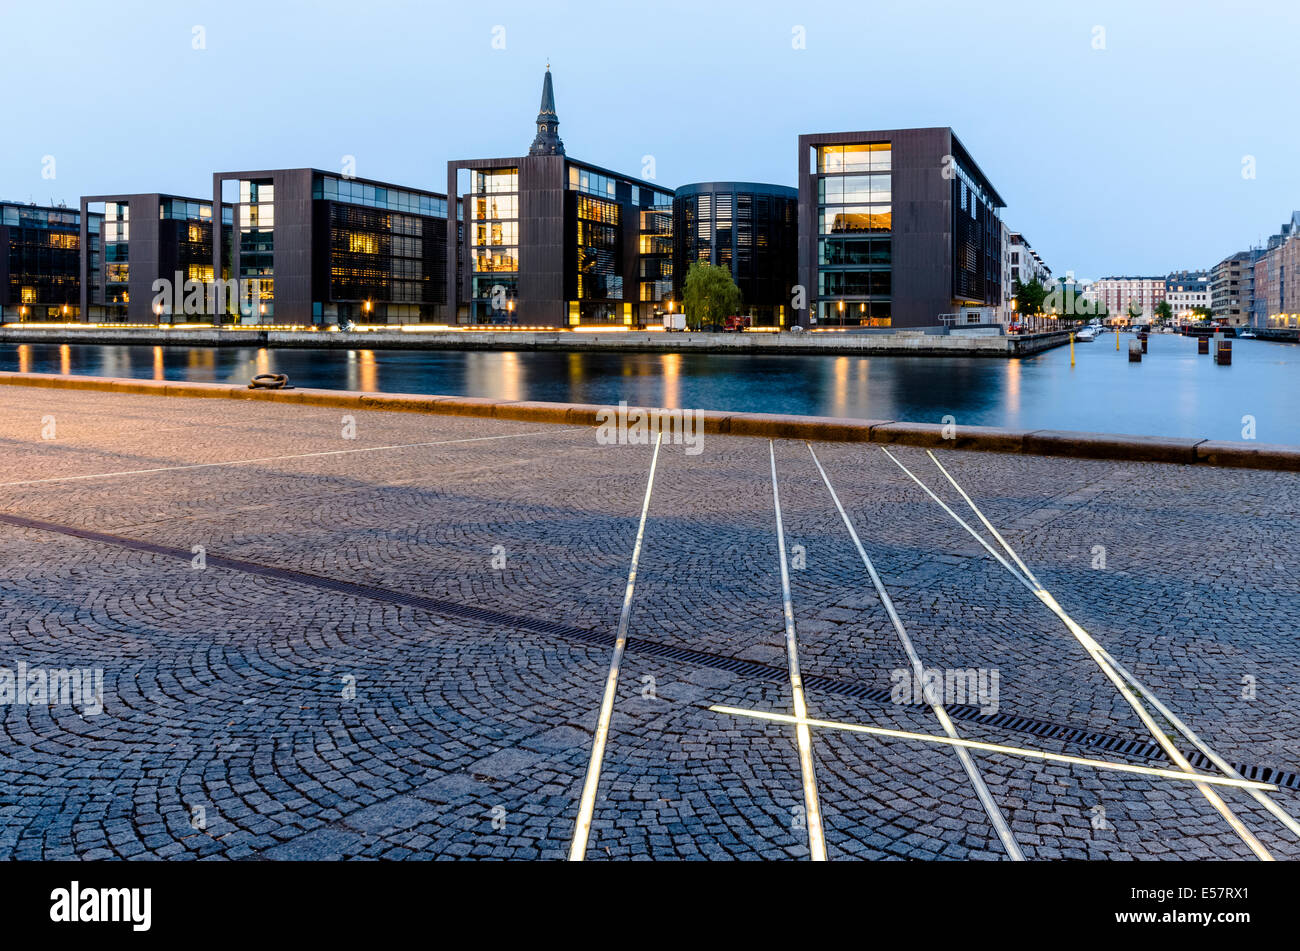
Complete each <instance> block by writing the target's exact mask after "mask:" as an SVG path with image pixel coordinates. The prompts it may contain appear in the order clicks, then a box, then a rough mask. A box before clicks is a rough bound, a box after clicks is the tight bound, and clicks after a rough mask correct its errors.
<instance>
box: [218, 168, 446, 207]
mask: <svg viewBox="0 0 1300 951" xmlns="http://www.w3.org/2000/svg"><path fill="white" fill-rule="evenodd" d="M285 172H310V173H311V174H313V175H327V176H329V177H330V178H337V179H338V180H339V181H347V182H360V183H361V184H362V185H373V186H374V187H376V188H394V189H397V190H398V191H404V192H416V193H417V194H421V195H429V196H431V197H433V198H442V199H446V197H447V196H446V195H445V194H444V193H443V192H435V191H432V190H431V189H428V188H420V187H418V186H416V185H402V184H400V183H398V182H382V181H380V180H379V179H376V178H362V177H361V176H360V175H344V174H343V173H342V172H331V171H327V170H326V169H323V168H313V167H311V166H307V165H303V166H298V167H295V168H262V169H242V170H239V171H233V172H213V173H212V176H213V178H218V179H222V180H228V179H232V178H270V177H271V176H272V175H279V174H283V173H285Z"/></svg>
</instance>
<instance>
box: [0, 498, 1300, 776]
mask: <svg viewBox="0 0 1300 951" xmlns="http://www.w3.org/2000/svg"><path fill="white" fill-rule="evenodd" d="M0 522H5V523H8V524H10V525H15V526H18V527H21V528H30V529H35V530H36V531H42V532H53V533H55V534H59V535H67V536H71V537H73V538H80V539H83V540H86V541H92V542H100V543H103V544H106V545H115V546H117V547H120V548H129V549H133V550H135V551H143V552H149V553H151V554H155V555H162V556H164V557H167V558H180V559H183V560H185V561H189V560H190V558H191V552H189V551H187V550H186V549H183V548H173V547H171V546H168V545H157V544H154V543H153V542H146V541H141V540H139V539H135V538H127V537H125V536H123V535H111V534H108V533H106V532H95V531H91V530H89V529H84V528H76V527H74V526H71V525H61V524H58V523H57V522H43V521H39V520H37V519H30V518H23V517H21V516H18V515H7V514H3V513H0ZM207 560H208V564H209V565H216V566H219V567H222V568H229V569H230V570H232V571H239V572H243V573H244V574H252V575H260V576H261V577H264V578H272V579H274V580H277V581H290V582H294V583H297V584H303V585H308V586H310V587H313V588H317V589H323V590H326V591H334V592H337V593H339V594H346V595H349V596H351V597H357V598H366V599H368V600H371V601H381V602H386V603H388V604H395V605H399V606H401V607H409V608H415V609H417V610H421V611H428V612H429V613H431V614H442V615H449V616H451V617H458V618H464V619H466V620H469V621H479V622H481V623H484V624H490V625H493V626H498V627H507V628H513V629H516V630H521V631H531V632H533V633H535V634H545V635H549V636H555V637H562V638H564V639H565V640H570V641H577V642H579V643H582V644H590V645H592V646H594V647H613V646H614V635H613V634H609V633H605V632H601V631H592V630H587V629H585V628H580V627H574V626H573V625H571V624H561V623H559V622H557V621H546V620H542V619H540V618H532V617H527V616H526V615H519V614H509V613H506V612H504V611H495V610H492V609H490V608H479V607H474V606H472V605H468V604H461V603H459V602H457V601H447V600H444V599H442V598H430V597H426V596H424V595H419V594H408V593H406V592H404V591H396V590H393V589H392V588H380V587H376V586H373V585H364V584H357V583H355V582H351V581H340V580H338V579H336V578H327V577H324V576H323V575H314V574H310V573H308V572H305V571H294V570H293V569H291V568H277V567H275V566H273V565H264V564H261V563H260V562H256V561H244V560H242V559H239V558H227V557H225V556H222V555H212V554H209V555H208V556H207ZM627 649H628V650H629V651H632V652H634V653H637V654H645V655H649V656H652V657H662V658H664V659H666V660H672V661H677V662H679V663H683V664H690V665H692V666H695V667H707V668H710V669H712V670H725V671H728V672H730V673H734V674H737V675H739V676H741V677H745V678H748V679H750V680H765V681H771V682H773V683H778V684H783V683H785V682H786V680H787V678H788V676H789V672H788V671H787V670H786V668H784V667H773V666H772V665H770V664H760V663H757V662H755V661H749V660H741V659H739V658H736V657H726V656H724V655H722V654H711V653H709V652H707V651H698V650H693V649H691V648H689V647H678V646H676V645H674V644H664V643H661V642H659V641H647V640H642V639H640V638H634V637H629V638H628V641H627ZM804 687H805V688H807V689H809V690H816V691H823V692H825V693H830V694H834V695H835V696H840V697H852V698H854V699H856V700H866V701H869V702H872V703H879V704H892V702H893V701H892V700H891V699H890V691H889V689H888V688H884V687H873V686H870V685H868V684H864V683H853V682H847V681H843V680H835V679H832V678H830V677H822V676H820V675H817V674H813V675H810V676H807V677H804ZM904 706H907V707H909V708H911V709H914V710H925V709H928V708H927V706H926V704H916V703H913V704H904ZM946 709H947V711H948V713H949V715H951V716H952V718H953V719H954V720H962V721H966V722H970V723H979V724H982V725H984V726H991V727H996V728H997V729H1001V730H1010V731H1013V732H1016V733H1029V734H1031V735H1033V736H1037V737H1041V738H1043V739H1050V740H1058V741H1060V742H1062V743H1067V744H1070V745H1073V746H1084V747H1088V748H1090V749H1097V750H1105V751H1107V752H1110V753H1121V754H1124V755H1126V756H1133V757H1137V758H1139V759H1147V760H1162V759H1164V758H1165V757H1164V752H1163V751H1162V750H1161V749H1160V746H1159V745H1158V744H1156V743H1154V742H1151V741H1149V740H1145V741H1144V740H1135V739H1126V738H1124V737H1119V736H1112V735H1110V734H1108V733H1100V732H1097V731H1095V730H1086V729H1083V728H1081V727H1072V726H1067V725H1065V724H1062V723H1053V722H1051V721H1050V720H1039V719H1036V718H1034V717H1025V716H1018V715H1016V714H1013V713H980V710H979V708H978V707H974V706H970V705H968V704H954V705H953V706H949V707H947V708H946ZM1184 755H1185V756H1186V757H1187V759H1188V761H1189V762H1190V763H1191V764H1192V765H1193V766H1196V767H1197V768H1199V769H1203V770H1207V771H1210V770H1213V769H1214V764H1213V763H1212V762H1210V760H1209V758H1208V757H1206V756H1205V755H1204V754H1202V753H1200V752H1191V753H1187V752H1184ZM1231 765H1232V768H1233V769H1235V770H1236V771H1237V772H1238V773H1240V774H1241V775H1242V776H1244V777H1245V778H1246V779H1250V780H1256V781H1259V782H1266V783H1273V784H1274V785H1277V786H1282V787H1286V788H1288V789H1297V790H1300V773H1294V772H1289V771H1286V770H1277V769H1273V768H1272V767H1270V766H1250V765H1246V764H1242V763H1232V764H1231Z"/></svg>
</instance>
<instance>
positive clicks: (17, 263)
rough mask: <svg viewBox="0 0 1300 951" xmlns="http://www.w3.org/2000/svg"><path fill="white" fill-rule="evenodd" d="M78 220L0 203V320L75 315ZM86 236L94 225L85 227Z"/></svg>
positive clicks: (72, 213) (66, 213)
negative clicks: (86, 228)
mask: <svg viewBox="0 0 1300 951" xmlns="http://www.w3.org/2000/svg"><path fill="white" fill-rule="evenodd" d="M81 221H82V215H80V214H79V213H78V212H77V210H76V209H73V208H66V207H64V206H62V205H59V206H43V205H32V204H19V203H18V202H0V319H3V320H15V321H45V320H75V319H76V318H77V317H78V316H79V315H80V285H79V270H78V267H79V264H78V262H79V255H80V249H81V244H82V238H81ZM90 227H91V231H92V233H93V232H95V231H97V230H98V220H93V221H91V222H90Z"/></svg>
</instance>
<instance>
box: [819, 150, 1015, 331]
mask: <svg viewBox="0 0 1300 951" xmlns="http://www.w3.org/2000/svg"><path fill="white" fill-rule="evenodd" d="M798 159H799V277H800V281H799V283H800V285H802V286H803V287H804V288H805V289H806V292H807V297H808V308H807V309H806V310H804V311H802V312H801V313H800V314H799V321H800V323H802V324H805V325H808V324H812V325H816V326H821V327H825V326H827V325H831V326H836V325H861V326H872V327H929V326H937V325H940V324H942V323H953V322H958V323H962V324H966V323H994V322H995V321H996V319H997V311H998V308H999V307H1000V306H1001V303H1002V232H1001V218H1000V209H1001V208H1003V207H1005V203H1004V202H1003V201H1002V198H1001V196H1000V195H998V193H997V191H996V190H995V189H994V188H993V186H992V184H990V182H989V180H988V179H987V178H986V177H985V175H984V174H983V172H981V171H980V169H979V167H978V166H977V165H976V164H975V161H974V159H973V158H971V156H970V154H969V153H968V152H967V151H966V149H965V148H964V147H963V146H962V144H961V142H960V141H959V140H958V138H957V136H956V135H954V134H953V131H952V129H949V128H933V129H892V130H877V131H869V132H833V133H824V134H816V135H801V136H799V155H798Z"/></svg>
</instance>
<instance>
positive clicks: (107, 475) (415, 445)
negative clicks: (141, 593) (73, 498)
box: [0, 426, 586, 489]
mask: <svg viewBox="0 0 1300 951" xmlns="http://www.w3.org/2000/svg"><path fill="white" fill-rule="evenodd" d="M585 428H586V427H584V426H574V427H571V428H566V429H547V430H541V429H539V430H537V431H535V432H527V433H504V434H502V435H499V436H474V437H472V438H467V439H440V440H438V441H437V442H412V443H403V444H401V445H397V446H367V447H364V448H361V449H331V450H328V451H326V452H301V453H296V454H294V455H290V456H260V457H258V458H256V459H232V460H230V461H229V462H198V463H194V464H193V465H186V466H159V467H158V468H155V469H125V470H122V471H120V472H96V473H94V474H92V475H76V476H54V477H52V478H49V479H28V480H26V481H24V482H0V489H3V488H8V487H10V486H15V485H42V484H44V483H46V482H77V481H79V480H82V479H111V478H113V477H114V476H128V475H147V474H149V473H153V472H179V471H181V470H183V469H212V468H216V467H219V466H247V465H252V464H254V463H258V462H280V461H282V460H285V459H312V458H315V457H317V456H343V455H347V454H348V453H353V452H384V451H385V450H388V449H419V448H422V447H424V446H451V445H455V444H456V443H466V442H487V441H488V440H491V439H518V438H520V437H522V436H545V435H548V434H550V433H557V432H559V433H576V432H578V431H579V430H580V429H585Z"/></svg>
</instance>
